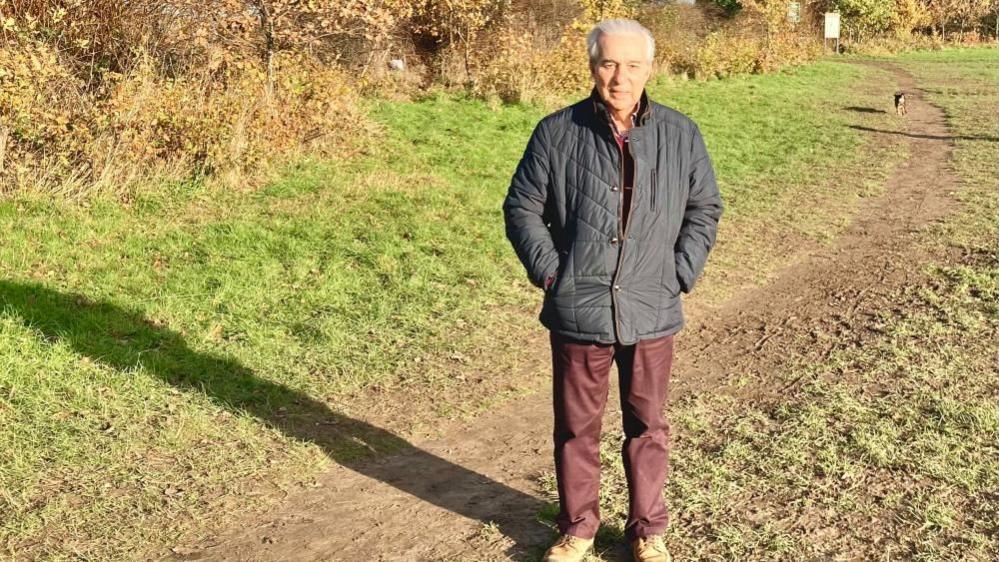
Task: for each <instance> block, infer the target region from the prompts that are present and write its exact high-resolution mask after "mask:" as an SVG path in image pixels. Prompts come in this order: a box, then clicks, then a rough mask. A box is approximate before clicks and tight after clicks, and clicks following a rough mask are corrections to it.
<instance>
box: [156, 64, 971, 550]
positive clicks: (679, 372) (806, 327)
mask: <svg viewBox="0 0 999 562" xmlns="http://www.w3.org/2000/svg"><path fill="white" fill-rule="evenodd" d="M881 66H882V67H883V68H885V69H886V70H888V71H890V72H892V73H893V74H894V75H895V76H896V78H897V80H898V81H899V83H900V84H901V85H902V88H903V89H904V90H905V91H906V93H907V97H908V103H909V106H910V107H909V115H908V121H909V124H910V129H909V133H908V134H907V138H906V142H907V143H908V145H909V147H908V148H909V158H908V160H907V161H906V162H904V163H903V164H902V165H901V166H900V167H899V168H898V169H897V170H895V172H894V173H893V175H892V176H891V177H890V178H889V180H888V184H887V189H886V191H885V194H884V195H883V196H881V197H879V198H875V199H870V200H867V201H865V202H864V207H863V208H862V209H861V210H860V212H859V214H858V216H859V217H860V218H859V219H857V220H856V221H855V223H854V224H852V225H851V226H850V227H849V228H848V230H847V231H846V232H845V233H844V234H843V235H842V236H841V238H840V239H839V240H837V241H836V243H834V244H833V245H831V246H826V247H823V248H822V249H820V250H817V251H815V252H813V253H812V254H810V255H808V256H806V257H804V258H803V259H802V260H799V261H798V262H797V263H796V264H795V265H793V266H791V267H788V268H786V269H785V270H783V271H782V272H781V273H780V275H779V276H778V277H777V278H776V279H775V280H774V281H773V282H771V283H770V284H768V285H767V286H765V287H762V288H760V289H757V290H752V291H748V292H745V293H742V294H740V295H737V296H736V297H735V298H733V299H732V300H731V301H730V302H728V303H726V304H725V305H724V306H723V307H722V308H720V309H717V310H714V311H707V310H704V311H702V310H700V309H699V308H698V307H697V306H696V302H694V303H692V304H693V305H694V306H692V307H689V308H688V310H690V311H691V312H692V313H691V314H690V317H691V323H690V324H689V325H688V327H687V329H686V330H685V331H684V332H683V333H682V334H681V336H680V340H679V341H678V345H677V350H678V357H677V359H678V361H677V366H676V370H675V372H674V381H675V382H674V386H673V392H672V394H673V397H674V398H676V397H679V396H684V395H688V394H693V393H698V392H718V391H725V392H733V393H739V394H740V395H747V396H748V397H751V398H757V399H762V400H767V399H778V398H779V396H780V394H781V391H782V390H783V386H785V385H786V383H782V384H781V385H777V384H774V385H771V386H770V387H765V386H764V387H760V386H757V387H754V388H751V389H746V388H738V387H737V386H736V385H735V384H734V383H735V381H734V380H732V379H733V375H732V374H733V373H741V374H745V373H760V374H762V375H765V374H766V373H768V372H772V371H773V370H775V369H781V366H782V365H786V362H787V361H788V360H789V357H790V356H792V355H793V356H794V360H796V361H800V360H806V361H807V360H810V359H812V360H814V359H819V358H821V357H823V356H824V355H825V354H828V353H829V351H830V350H831V349H833V348H834V347H842V346H852V345H862V343H863V340H864V338H865V334H864V333H863V331H858V330H851V329H849V327H850V326H852V325H853V323H854V322H855V321H856V320H857V319H858V318H860V317H862V316H863V315H867V314H870V313H871V312H872V311H876V310H880V309H882V307H884V306H886V303H888V302H889V301H888V295H889V293H890V291H891V289H892V288H893V287H898V286H900V285H904V284H905V283H906V282H907V279H908V275H909V273H910V272H915V271H918V268H919V266H920V265H921V264H922V263H925V262H926V261H927V260H928V259H929V258H930V256H929V255H928V254H927V251H926V250H924V249H920V248H919V247H917V246H916V245H915V244H913V238H914V236H913V235H914V234H915V233H916V232H917V231H918V230H919V229H920V228H922V227H925V226H926V225H928V224H931V223H932V222H933V221H937V220H939V219H941V218H942V217H943V216H944V215H945V214H946V212H947V210H948V208H949V204H948V201H949V198H948V194H949V193H950V192H953V191H954V189H955V188H956V179H955V178H954V175H953V173H952V172H951V170H950V164H949V162H950V154H951V142H950V141H949V140H947V135H948V129H947V125H946V121H945V118H944V114H943V112H942V111H941V110H940V109H939V108H937V107H934V106H931V105H929V104H928V103H926V102H925V101H924V100H923V97H922V94H921V92H920V90H919V89H918V88H917V87H916V84H915V83H914V82H913V79H912V78H911V77H910V76H909V75H908V74H905V73H904V72H902V71H901V70H899V69H898V68H896V67H894V66H892V65H881ZM867 131H868V132H869V134H871V135H875V136H878V135H894V134H898V133H894V132H881V131H873V130H867ZM538 358H539V359H538V361H539V362H538V368H544V367H546V366H547V361H548V355H547V349H542V350H539V352H538ZM762 378H763V380H766V377H765V376H763V377H762ZM791 384H793V382H792V383H791ZM615 386H616V385H615V384H612V385H611V388H614V387H615ZM612 392H613V391H612ZM549 400H550V395H549V394H548V393H547V392H544V393H539V394H537V395H534V396H531V397H529V398H526V399H522V400H518V401H514V402H512V403H509V404H507V405H506V406H505V407H503V408H501V409H498V410H495V411H493V412H490V413H488V414H486V415H484V416H482V417H480V418H479V419H477V420H475V421H474V422H473V423H471V424H469V425H468V426H466V427H456V428H454V431H451V432H450V433H449V435H448V436H447V437H446V438H444V439H440V440H436V441H432V442H427V443H417V444H415V445H414V446H411V447H408V448H407V449H406V450H405V451H404V452H402V453H399V454H396V455H393V456H389V457H386V458H381V459H378V460H375V461H368V462H358V463H343V465H342V466H338V467H336V468H335V469H334V470H332V471H330V472H329V473H327V474H325V475H324V476H322V477H321V478H320V479H319V481H318V482H317V487H316V488H315V489H313V490H309V491H308V492H303V493H300V494H298V495H297V496H295V497H292V498H289V499H288V500H287V501H286V502H285V503H284V504H283V506H282V507H281V508H280V509H278V510H276V511H275V512H273V513H271V514H269V515H268V516H267V517H266V518H263V519H261V520H258V521H256V522H255V523H252V524H248V525H245V526H244V527H242V528H240V529H236V530H233V531H232V533H231V534H230V535H228V536H226V537H222V538H220V539H218V540H216V541H213V542H212V543H211V544H203V545H200V548H198V549H192V550H191V551H189V552H185V553H184V555H183V556H180V555H177V554H174V555H171V556H169V557H168V558H172V559H211V560H343V561H355V560H444V559H447V560H453V559H461V560H487V559H497V560H507V559H513V560H536V559H537V556H538V554H539V553H540V552H541V550H542V549H543V548H544V546H545V544H546V543H547V542H548V541H549V540H550V538H551V531H550V530H549V529H548V528H547V527H546V526H545V525H543V524H542V523H539V522H537V520H536V515H537V512H538V510H539V509H540V508H541V507H542V506H543V502H542V500H541V499H540V498H539V497H538V495H537V492H536V490H537V481H536V479H537V477H538V475H539V474H541V473H542V472H544V471H546V470H550V469H551V451H550V447H551V445H550V434H551V419H550V418H551V411H550V410H551V408H550V403H549ZM616 401H617V397H616V396H614V395H612V396H611V397H610V400H609V402H608V408H607V419H606V420H605V427H606V428H613V427H616V426H617V425H618V423H619V422H618V416H619V415H620V412H619V410H617V409H616V408H614V407H613V404H615V403H616ZM347 465H349V468H348V466H347ZM486 522H491V523H492V524H493V525H494V526H489V527H486V526H484V524H485V523H486ZM473 548H477V549H478V550H475V551H473V550H472V549H473Z"/></svg>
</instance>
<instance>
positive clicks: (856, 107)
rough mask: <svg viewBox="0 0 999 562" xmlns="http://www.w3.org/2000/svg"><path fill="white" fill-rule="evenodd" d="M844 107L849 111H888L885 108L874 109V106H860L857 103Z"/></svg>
mask: <svg viewBox="0 0 999 562" xmlns="http://www.w3.org/2000/svg"><path fill="white" fill-rule="evenodd" d="M843 109H845V110H847V111H856V112H857V113H888V112H887V111H885V110H883V109H874V108H873V107H858V106H856V105H851V106H850V107H844V108H843Z"/></svg>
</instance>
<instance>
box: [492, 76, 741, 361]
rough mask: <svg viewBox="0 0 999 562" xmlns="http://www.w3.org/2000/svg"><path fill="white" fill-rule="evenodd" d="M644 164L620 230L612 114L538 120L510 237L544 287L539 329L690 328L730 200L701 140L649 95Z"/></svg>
mask: <svg viewBox="0 0 999 562" xmlns="http://www.w3.org/2000/svg"><path fill="white" fill-rule="evenodd" d="M628 144H629V146H630V150H631V154H632V156H633V158H634V161H635V170H634V172H635V174H634V188H633V195H632V197H631V209H630V212H629V214H628V220H627V231H622V228H621V222H622V221H621V217H622V212H623V209H622V206H623V201H624V198H623V192H622V190H621V185H622V181H623V178H622V176H623V154H622V152H621V149H620V148H619V147H618V145H617V143H616V142H615V140H614V136H613V130H612V129H611V125H610V116H609V114H608V112H607V109H606V106H605V105H604V103H603V101H602V99H601V98H600V96H599V94H598V93H597V91H596V89H594V90H593V91H592V92H591V94H590V97H589V98H587V99H584V100H582V101H579V102H577V103H575V104H573V105H571V106H569V107H566V108H564V109H561V110H559V111H557V112H555V113H553V114H551V115H549V116H547V117H545V118H544V119H542V120H541V122H540V123H538V125H537V126H536V127H535V129H534V132H533V133H532V134H531V138H530V140H529V141H528V143H527V148H526V150H525V151H524V155H523V158H521V160H520V163H519V164H518V165H517V169H516V171H515V172H514V174H513V178H512V180H511V182H510V188H509V191H508V193H507V196H506V198H505V199H504V201H503V214H504V220H505V223H506V234H507V238H509V240H510V242H511V244H512V245H513V248H514V250H515V251H516V253H517V256H518V257H519V258H520V261H521V263H523V264H524V267H525V268H526V269H527V275H528V277H529V278H530V280H531V282H532V283H533V284H534V285H536V286H538V287H544V285H545V280H546V279H548V278H549V277H550V276H552V275H554V276H555V280H554V282H553V283H552V284H551V285H550V286H549V287H548V288H547V289H546V290H545V297H544V304H543V305H542V308H541V314H540V320H541V323H542V324H543V325H544V326H545V327H547V328H548V329H549V330H552V331H554V332H557V333H559V334H561V335H564V336H568V337H573V338H577V339H581V340H587V341H596V342H603V343H614V342H619V343H621V344H625V345H630V344H633V343H635V342H637V341H638V340H642V339H647V338H655V337H659V336H664V335H668V334H672V333H675V332H677V331H678V330H679V329H680V328H681V327H682V326H683V310H682V305H681V302H680V292H681V291H682V292H685V293H686V292H690V290H691V289H692V288H693V287H694V282H695V281H696V280H697V278H698V276H699V275H700V274H701V271H702V270H703V269H704V264H705V262H706V260H707V257H708V252H709V251H710V250H711V248H712V246H713V245H714V242H715V236H716V233H717V228H718V220H719V218H720V217H721V214H722V203H721V198H720V196H719V193H718V186H717V183H716V182H715V175H714V171H713V169H712V166H711V159H710V158H709V157H708V153H707V149H706V148H705V145H704V140H703V138H702V137H701V133H700V131H699V130H698V128H697V125H695V124H694V122H693V121H691V120H690V119H689V118H688V117H686V116H684V115H683V114H681V113H680V112H678V111H676V110H674V109H671V108H668V107H666V106H664V105H661V104H659V103H656V102H654V101H652V100H650V99H649V98H648V95H647V94H646V93H645V92H642V98H641V105H640V106H639V117H638V122H637V126H635V127H634V128H632V129H631V131H630V132H629V142H628Z"/></svg>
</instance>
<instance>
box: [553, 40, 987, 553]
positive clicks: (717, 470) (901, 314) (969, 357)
mask: <svg viewBox="0 0 999 562" xmlns="http://www.w3.org/2000/svg"><path fill="white" fill-rule="evenodd" d="M997 55H999V52H997V51H996V50H995V49H991V50H963V51H962V50H954V51H943V52H935V53H913V54H908V55H905V56H903V57H900V58H898V59H892V60H897V61H898V62H899V63H900V64H902V65H903V66H904V67H906V68H907V69H908V70H910V71H911V72H913V73H914V74H915V76H916V77H917V82H919V83H920V84H925V85H926V86H927V91H928V92H929V94H930V101H932V102H933V103H936V104H939V105H940V106H941V107H943V109H944V110H945V112H946V114H947V116H948V121H949V123H950V125H951V127H952V128H953V130H954V132H955V136H956V140H955V145H956V146H955V152H954V166H955V170H956V172H957V174H958V176H959V178H960V181H961V186H960V191H959V192H958V198H959V200H960V201H961V203H962V205H961V209H960V211H959V212H957V213H956V214H955V215H953V216H952V217H951V218H950V219H948V221H946V222H945V223H942V224H938V225H935V226H934V227H933V228H932V229H931V230H930V231H928V232H927V233H926V234H925V240H923V242H922V243H925V244H928V245H930V246H933V247H936V248H938V249H942V252H941V255H950V256H954V257H953V258H952V259H950V260H946V261H940V262H939V263H936V264H934V265H932V266H931V267H929V268H928V269H927V270H925V271H923V272H921V274H922V275H921V276H916V281H915V282H913V284H911V285H909V286H905V287H900V288H898V289H897V290H896V291H895V292H894V293H893V294H892V295H891V299H890V304H889V305H886V306H885V307H884V310H883V311H881V312H879V313H878V314H877V315H876V317H874V318H872V319H870V320H869V322H868V323H866V324H864V325H860V326H856V327H855V329H857V330H870V331H871V332H872V333H875V334H877V335H876V336H874V337H871V338H869V340H868V341H867V343H866V344H865V345H864V346H863V347H861V348H845V349H838V350H836V351H834V352H833V353H831V354H830V355H829V357H828V359H826V360H824V361H823V362H822V363H820V364H813V365H807V364H801V365H799V366H796V367H795V366H793V365H795V364H797V363H796V362H795V361H794V360H793V357H792V358H790V359H789V364H790V365H792V367H789V368H788V369H787V370H786V371H784V372H769V373H766V377H767V380H765V381H759V382H760V383H761V384H769V385H777V386H783V385H784V384H787V383H790V382H791V381H798V384H797V385H796V386H795V387H794V390H792V391H790V392H785V393H782V395H781V396H772V397H770V398H769V399H766V400H747V399H744V398H740V397H738V396H733V395H731V394H719V393H716V392H712V391H708V392H701V393H694V394H691V395H688V396H686V397H685V398H684V399H682V400H679V401H677V402H675V403H672V404H671V407H670V415H671V419H672V422H673V424H674V431H675V433H676V434H677V438H676V447H675V448H674V452H673V467H672V473H671V474H672V478H671V482H670V483H669V484H667V486H666V496H667V501H668V504H669V505H670V507H671V510H672V512H673V524H672V525H671V527H670V530H669V534H668V537H667V542H668V543H669V544H670V547H671V551H672V553H673V555H674V556H675V557H676V558H677V559H682V560H721V559H724V560H774V559H780V560H816V559H827V558H828V559H839V558H840V557H842V558H843V559H858V560H925V561H931V560H932V561H936V560H982V561H984V560H993V559H994V557H995V553H996V552H999V497H997V495H996V493H997V491H999V405H997V400H996V397H997V396H999V379H997V377H996V374H997V372H996V370H997V363H996V361H997V358H999V337H997V336H999V305H997V303H999V170H997V168H996V162H999V128H997V123H996V121H995V108H996V106H997V104H999V88H997V85H999V79H997V78H999V76H997V74H996V72H997V70H996V69H997V67H996V66H995V61H996V60H997ZM746 376H747V377H748V378H749V379H752V376H751V375H746ZM619 449H620V436H618V435H614V434H613V433H611V434H608V435H606V436H605V438H604V439H603V441H602V448H601V450H602V459H603V464H604V467H603V468H604V475H605V477H604V480H603V489H602V493H601V511H602V513H604V514H606V515H607V518H606V523H605V525H604V526H603V527H602V529H601V532H600V534H599V535H598V547H599V549H600V550H602V549H604V548H609V547H611V546H612V545H613V544H614V543H616V542H618V541H620V540H622V534H623V528H622V526H623V523H624V517H625V516H626V512H627V488H626V484H625V481H624V474H623V468H622V465H621V462H620V458H619V455H618V454H617V451H618V450H619ZM540 485H541V487H542V489H544V490H546V491H548V493H549V494H550V497H551V499H552V500H553V501H554V499H555V495H554V487H553V486H554V482H553V481H552V479H551V477H550V475H546V476H545V477H544V478H542V479H541V481H540ZM553 516H554V512H553V509H552V508H551V507H549V509H547V510H546V511H544V512H542V513H541V514H540V517H541V518H542V519H547V520H551V518H552V517H553ZM594 558H595V559H598V558H597V557H594Z"/></svg>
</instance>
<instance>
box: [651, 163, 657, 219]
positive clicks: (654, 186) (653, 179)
mask: <svg viewBox="0 0 999 562" xmlns="http://www.w3.org/2000/svg"><path fill="white" fill-rule="evenodd" d="M658 184H659V182H658V181H656V169H655V168H652V174H651V177H650V178H649V205H650V207H651V208H652V212H656V211H658V210H659V193H658V192H659V185H658Z"/></svg>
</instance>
